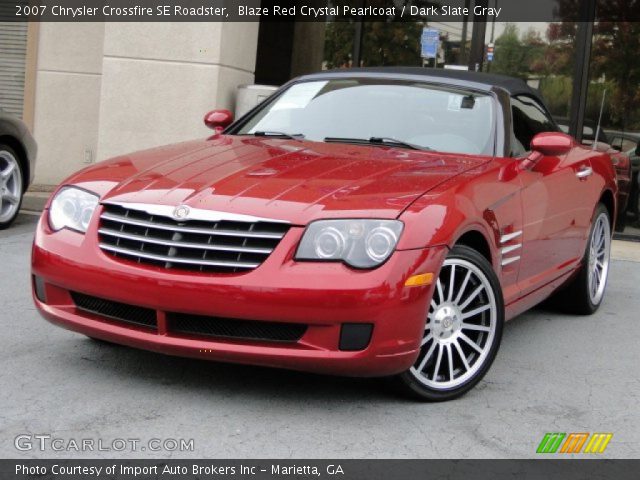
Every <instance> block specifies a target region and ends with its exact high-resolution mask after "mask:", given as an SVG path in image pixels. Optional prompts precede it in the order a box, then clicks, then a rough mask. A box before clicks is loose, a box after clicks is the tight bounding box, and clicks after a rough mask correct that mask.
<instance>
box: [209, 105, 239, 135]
mask: <svg viewBox="0 0 640 480" xmlns="http://www.w3.org/2000/svg"><path fill="white" fill-rule="evenodd" d="M232 123H233V113H231V112H230V111H229V110H224V109H223V110H212V111H211V112H209V113H207V114H206V115H205V116H204V124H205V125H206V126H207V127H209V128H210V129H212V130H214V131H215V132H216V133H221V132H222V131H223V130H224V129H225V128H227V127H228V126H229V125H231V124H232Z"/></svg>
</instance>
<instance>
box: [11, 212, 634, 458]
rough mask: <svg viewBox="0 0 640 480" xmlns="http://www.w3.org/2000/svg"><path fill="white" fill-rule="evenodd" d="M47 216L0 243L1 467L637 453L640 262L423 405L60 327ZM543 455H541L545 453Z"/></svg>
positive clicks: (21, 224) (372, 384) (517, 326)
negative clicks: (38, 289)
mask: <svg viewBox="0 0 640 480" xmlns="http://www.w3.org/2000/svg"><path fill="white" fill-rule="evenodd" d="M35 221H36V217H33V216H29V215H21V216H20V217H19V219H18V221H17V223H16V224H15V225H14V226H13V227H12V228H11V229H10V230H8V231H2V232H0V332H1V333H0V365H1V366H2V368H1V369H0V385H1V387H0V457H2V458H37V457H47V458H51V457H53V458H56V457H61V458H62V457H67V458H68V457H80V458H82V457H84V458H99V457H106V458H109V457H138V458H140V457H142V458H154V457H157V456H165V457H174V458H187V457H193V458H196V457H197V458H202V457H211V458H255V457H258V458H353V457H356V458H487V457H489V458H513V457H515V458H533V457H536V453H535V450H536V448H537V446H538V444H539V443H540V441H541V439H542V437H543V435H544V434H545V433H546V432H566V433H570V432H611V433H613V437H612V440H611V442H610V444H609V446H608V448H607V450H606V451H605V453H604V454H602V456H604V457H607V458H637V457H638V456H639V450H640V415H639V409H638V405H640V374H639V373H638V369H639V367H640V342H639V341H638V339H639V337H640V319H639V316H638V312H639V311H640V295H639V294H640V287H639V285H640V264H638V263H634V262H630V261H620V260H615V261H613V263H612V268H611V273H610V281H609V286H608V290H607V294H606V298H605V301H604V304H603V305H602V307H601V309H600V310H599V311H598V312H597V314H595V315H593V316H590V317H573V316H566V315H561V314H558V313H555V312H552V311H546V310H542V309H537V310H533V311H531V312H528V313H526V314H524V315H521V316H520V317H518V318H517V319H515V320H513V321H512V322H509V323H508V324H507V326H506V327H505V332H504V338H503V342H502V348H501V350H500V352H499V354H498V358H497V359H496V362H495V363H494V365H493V368H492V369H491V371H490V372H489V374H488V375H487V376H486V377H485V379H484V381H482V382H481V383H480V384H479V385H478V386H477V387H476V388H475V389H474V390H473V391H471V392H470V393H469V394H467V395H466V396H465V397H463V398H461V399H459V400H456V401H453V402H448V403H440V404H422V403H416V402H413V401H410V400H405V399H404V398H401V397H398V396H396V395H395V394H394V393H392V392H390V391H389V390H387V389H386V388H384V387H383V386H381V384H380V382H379V381H377V380H363V379H345V378H336V377H325V376H319V375H309V374H304V373H296V372H288V371H282V370H273V369H266V368H257V367H246V366H237V365H226V364H218V363H209V362H204V361H197V360H190V359H182V358H174V357H168V356H163V355H159V354H154V353H149V352H144V351H137V350H133V349H130V348H125V347H120V346H115V345H109V344H103V343H97V342H94V341H91V340H89V339H87V338H85V337H83V336H82V335H78V334H75V333H72V332H68V331H66V330H63V329H60V328H57V327H54V326H52V325H50V324H49V323H47V322H45V321H44V320H42V319H41V318H40V317H39V315H38V313H37V312H36V310H35V308H34V306H33V304H32V301H31V294H30V287H29V254H30V244H31V239H32V235H33V230H34V227H35ZM25 434H26V435H33V434H45V435H51V436H52V437H54V438H60V439H62V440H63V444H62V445H65V448H67V447H68V446H69V441H70V440H79V439H87V438H89V439H96V441H97V439H102V440H103V441H104V442H105V443H104V444H105V445H107V446H109V445H113V443H112V442H113V440H114V439H132V438H135V439H140V440H141V442H142V445H144V444H145V443H146V442H148V440H149V439H152V438H160V439H167V438H169V439H181V438H182V439H185V440H190V439H193V451H187V452H178V451H172V452H166V451H165V452H161V453H152V452H150V451H145V452H143V451H140V450H138V451H136V452H132V451H129V450H125V451H123V452H114V451H95V450H94V451H88V452H84V453H76V452H75V451H73V449H72V450H70V451H61V452H55V451H51V450H48V451H44V452H42V451H39V450H37V449H35V448H34V449H31V450H28V451H20V450H17V449H16V448H15V438H16V437H17V436H19V435H25ZM538 456H539V455H538Z"/></svg>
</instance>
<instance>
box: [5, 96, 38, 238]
mask: <svg viewBox="0 0 640 480" xmlns="http://www.w3.org/2000/svg"><path fill="white" fill-rule="evenodd" d="M36 153H37V146H36V142H35V140H34V139H33V137H32V136H31V133H30V132H29V129H28V128H27V126H26V125H25V124H24V122H22V121H21V120H19V119H18V118H16V117H15V116H13V115H9V114H8V113H6V112H5V111H3V110H2V107H0V230H2V229H5V228H7V227H9V225H11V223H12V222H13V221H14V220H15V218H16V216H17V215H18V211H19V210H20V205H21V204H22V197H23V195H24V192H25V191H26V190H27V187H28V186H29V185H30V184H31V182H32V181H33V173H34V171H35V162H36Z"/></svg>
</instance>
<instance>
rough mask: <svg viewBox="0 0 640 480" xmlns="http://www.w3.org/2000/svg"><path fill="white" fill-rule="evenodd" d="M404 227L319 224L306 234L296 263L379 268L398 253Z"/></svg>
mask: <svg viewBox="0 0 640 480" xmlns="http://www.w3.org/2000/svg"><path fill="white" fill-rule="evenodd" d="M402 227H403V224H402V222H401V221H399V220H319V221H316V222H313V223H311V224H310V225H309V226H308V227H307V230H306V231H305V232H304V235H303V236H302V240H301V241H300V246H299V247H298V251H297V252H296V260H324V261H338V262H345V263H347V264H348V265H351V266H352V267H356V268H373V267H377V266H378V265H380V264H381V263H382V262H384V261H385V260H386V259H387V258H389V256H390V255H391V254H392V253H393V251H394V250H395V248H396V245H397V243H398V239H399V238H400V234H401V233H402Z"/></svg>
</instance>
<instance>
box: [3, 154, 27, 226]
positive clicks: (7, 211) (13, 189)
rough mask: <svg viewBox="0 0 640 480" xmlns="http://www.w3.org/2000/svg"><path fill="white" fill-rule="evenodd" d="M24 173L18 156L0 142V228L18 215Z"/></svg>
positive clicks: (10, 222) (22, 191) (7, 224)
mask: <svg viewBox="0 0 640 480" xmlns="http://www.w3.org/2000/svg"><path fill="white" fill-rule="evenodd" d="M23 179H24V174H23V171H22V165H21V163H20V157H19V156H18V154H16V152H15V151H14V150H13V149H12V148H11V147H9V146H8V145H3V144H0V230H4V229H5V228H8V227H9V226H10V225H11V224H12V223H13V221H14V220H15V219H16V217H17V216H18V212H19V211H20V206H21V205H22V197H23V194H24V181H23Z"/></svg>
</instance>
